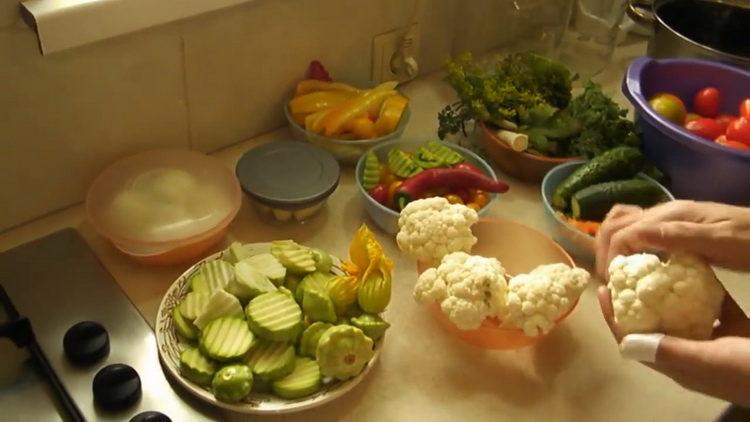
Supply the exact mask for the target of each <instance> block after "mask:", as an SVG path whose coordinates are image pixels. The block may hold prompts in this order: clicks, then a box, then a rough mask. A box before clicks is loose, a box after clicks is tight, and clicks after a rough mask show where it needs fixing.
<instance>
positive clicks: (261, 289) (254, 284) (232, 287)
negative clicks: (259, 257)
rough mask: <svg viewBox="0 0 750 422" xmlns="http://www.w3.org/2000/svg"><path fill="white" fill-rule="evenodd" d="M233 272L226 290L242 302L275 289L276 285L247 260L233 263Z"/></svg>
mask: <svg viewBox="0 0 750 422" xmlns="http://www.w3.org/2000/svg"><path fill="white" fill-rule="evenodd" d="M234 273H235V277H234V280H233V281H232V282H231V283H230V284H229V285H228V286H227V291H228V292H229V293H231V294H233V295H235V296H237V298H238V299H240V300H242V301H243V302H247V301H249V300H250V299H252V298H254V297H255V296H258V295H260V294H263V293H268V292H272V291H275V290H276V286H275V285H274V284H273V283H271V281H270V280H269V279H268V278H267V277H266V276H265V275H263V274H262V273H261V272H260V271H258V270H257V269H256V268H255V266H253V265H252V264H250V263H249V262H247V260H243V261H240V262H238V263H237V264H235V265H234Z"/></svg>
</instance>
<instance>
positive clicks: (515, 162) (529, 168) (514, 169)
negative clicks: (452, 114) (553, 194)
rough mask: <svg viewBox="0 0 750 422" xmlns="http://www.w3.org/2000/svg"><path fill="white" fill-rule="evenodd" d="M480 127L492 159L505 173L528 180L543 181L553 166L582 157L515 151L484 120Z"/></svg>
mask: <svg viewBox="0 0 750 422" xmlns="http://www.w3.org/2000/svg"><path fill="white" fill-rule="evenodd" d="M479 127H480V128H481V129H482V137H483V138H484V146H485V149H486V150H487V154H488V155H489V156H490V158H491V159H492V161H493V162H494V163H495V164H497V166H498V167H499V168H500V170H502V171H503V173H505V174H507V175H509V176H513V177H515V178H517V179H520V180H523V181H526V182H535V183H536V182H541V181H542V179H543V178H544V175H545V174H547V172H548V171H550V170H551V169H552V168H553V167H555V166H558V165H560V164H563V163H567V162H571V161H576V160H580V159H581V157H545V156H543V155H536V154H530V153H528V152H518V151H514V150H512V149H511V148H510V147H509V146H508V145H507V144H506V143H505V142H503V141H502V140H501V139H500V138H498V137H497V135H495V133H494V132H493V130H492V129H491V128H489V127H487V125H486V124H484V122H479Z"/></svg>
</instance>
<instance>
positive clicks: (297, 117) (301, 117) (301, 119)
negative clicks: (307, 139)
mask: <svg viewBox="0 0 750 422" xmlns="http://www.w3.org/2000/svg"><path fill="white" fill-rule="evenodd" d="M307 116H309V114H307V113H292V119H294V121H295V122H297V124H299V125H300V126H302V127H305V119H306V118H307Z"/></svg>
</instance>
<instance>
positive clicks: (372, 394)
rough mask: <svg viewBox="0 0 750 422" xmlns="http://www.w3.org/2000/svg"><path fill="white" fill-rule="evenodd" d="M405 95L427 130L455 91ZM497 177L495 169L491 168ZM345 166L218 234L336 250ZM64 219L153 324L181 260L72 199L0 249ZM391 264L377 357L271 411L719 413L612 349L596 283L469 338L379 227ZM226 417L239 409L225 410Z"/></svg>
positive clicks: (516, 207) (616, 78)
mask: <svg viewBox="0 0 750 422" xmlns="http://www.w3.org/2000/svg"><path fill="white" fill-rule="evenodd" d="M644 51H645V44H644V43H642V42H639V43H635V44H630V45H625V46H621V47H620V48H619V49H618V50H617V54H616V55H615V60H614V63H613V64H612V65H611V66H610V67H609V68H608V69H607V70H605V72H603V73H602V74H601V75H599V77H597V78H596V79H597V80H598V81H599V82H600V83H602V85H603V86H604V88H605V91H607V92H608V93H609V94H612V95H614V96H615V98H616V99H617V101H618V102H620V103H621V104H623V105H627V101H626V100H625V99H624V97H623V96H622V94H620V89H619V84H620V80H621V77H622V76H621V75H622V71H623V69H624V68H625V66H626V64H627V63H628V62H629V61H630V60H631V59H632V58H634V57H636V56H638V55H641V54H643V52H644ZM403 90H404V92H405V93H406V95H408V96H409V97H410V98H411V100H412V116H411V122H410V123H409V125H408V127H407V130H406V132H405V133H404V138H406V139H415V140H426V139H432V138H434V137H435V135H434V134H435V130H436V125H437V119H436V116H437V112H438V111H439V109H440V108H441V107H442V105H444V104H446V103H448V102H449V101H450V100H451V99H452V98H453V94H452V92H451V90H450V89H449V88H448V87H447V86H446V85H445V84H443V83H440V75H439V74H433V75H427V76H425V77H422V78H420V79H418V80H415V81H413V82H411V83H409V84H408V85H405V86H404V89H403ZM290 138H291V135H290V133H289V131H288V130H287V129H280V130H277V131H274V132H272V133H269V134H266V135H263V136H260V137H258V138H256V139H252V140H249V141H246V142H242V143H240V144H237V145H235V146H233V147H230V148H227V149H225V150H222V151H219V152H217V153H216V154H215V155H216V156H218V157H220V158H221V159H222V160H224V161H225V162H226V164H227V166H228V167H231V168H234V164H235V163H236V161H237V160H238V159H239V157H240V156H241V155H242V154H243V153H244V152H245V151H246V150H248V149H249V148H251V147H253V146H256V145H258V144H261V143H265V142H270V141H274V140H282V139H290ZM499 175H500V176H501V177H502V174H500V173H499ZM510 185H511V190H510V192H509V193H508V194H505V195H503V196H502V197H501V198H499V200H498V201H496V202H495V203H494V204H493V205H492V207H493V208H492V210H491V212H490V215H492V216H497V217H505V218H510V219H513V220H516V221H519V222H522V223H524V224H527V225H529V226H532V227H537V228H540V229H544V228H545V222H544V210H543V208H542V207H541V206H540V201H541V197H540V193H539V187H538V185H533V184H525V183H522V182H518V181H513V180H510ZM358 195H359V194H358V192H357V189H356V186H355V181H354V175H353V169H351V168H348V169H345V170H344V171H343V172H342V177H341V182H340V185H339V187H338V189H337V190H336V191H335V192H334V193H333V195H332V196H331V197H330V199H329V201H328V205H327V207H326V208H324V210H323V212H322V213H321V214H319V215H317V216H316V217H314V218H313V219H311V220H310V221H308V222H306V223H305V224H291V225H269V224H267V223H265V222H264V221H262V220H261V219H260V217H259V216H258V215H257V214H256V213H255V211H254V210H253V209H252V207H251V205H250V203H249V202H248V201H247V199H245V201H244V202H243V204H242V208H241V209H240V211H239V214H238V215H237V217H236V218H235V220H234V222H233V223H232V225H231V227H230V232H229V235H228V237H227V239H226V241H225V244H224V245H228V244H229V243H230V242H232V241H235V240H239V241H242V242H264V241H270V240H273V239H284V238H293V239H295V240H297V241H299V242H302V243H306V244H310V245H315V246H317V247H320V248H323V249H325V250H329V251H332V252H334V253H336V254H338V255H340V256H343V255H345V254H346V253H347V247H348V243H349V240H350V238H351V236H352V234H353V233H354V231H355V230H356V229H357V227H359V225H360V224H361V223H362V222H363V221H364V222H368V223H371V225H372V222H371V221H369V219H368V216H367V214H366V212H365V209H364V207H363V203H362V200H361V199H360V198H359V196H358ZM63 227H74V228H76V229H77V230H78V231H79V232H80V233H81V234H82V236H83V237H84V238H85V239H86V241H87V242H88V243H89V245H90V246H91V248H92V249H93V250H94V252H95V253H96V254H97V256H98V257H99V259H100V260H101V261H102V263H103V264H104V266H105V267H106V268H107V269H108V270H109V271H110V272H111V273H112V275H113V276H114V278H115V279H116V280H117V281H118V283H119V284H120V286H121V287H122V289H123V290H124V292H125V293H126V294H127V295H128V296H129V297H130V299H131V301H132V302H133V303H134V304H135V306H136V307H137V308H138V310H139V311H140V312H141V314H142V315H143V316H144V317H145V318H146V320H147V321H148V323H149V324H151V325H152V326H153V325H154V321H155V318H156V313H157V308H158V306H159V303H160V301H161V297H162V295H163V294H164V293H165V292H166V290H167V288H168V287H169V285H170V284H171V283H172V282H173V280H175V279H176V278H177V276H178V275H179V274H180V273H181V272H182V271H184V270H185V269H186V268H187V267H188V265H182V266H175V267H150V266H144V265H140V264H137V263H134V262H133V261H131V260H129V259H128V258H127V257H125V256H123V255H121V254H120V253H118V251H117V250H116V249H114V247H113V246H112V245H111V244H109V243H108V242H107V241H106V240H105V239H103V238H101V237H100V236H98V235H97V234H96V232H95V231H94V229H93V227H92V226H91V224H90V223H88V222H87V221H86V219H85V212H84V207H83V206H82V205H78V206H74V207H72V208H69V209H66V210H64V211H60V212H57V213H54V214H52V215H49V216H47V217H44V218H42V219H39V220H36V221H34V222H31V223H28V224H26V225H23V226H20V227H18V228H15V229H13V230H10V231H7V232H5V233H2V234H0V251H4V250H7V249H10V248H12V247H14V246H17V245H19V244H22V243H25V242H27V241H30V240H33V239H35V238H38V237H41V236H43V235H45V234H48V233H51V232H53V231H56V230H59V229H61V228H63ZM377 233H378V237H379V239H380V241H381V242H382V243H383V244H384V246H385V249H386V253H387V254H388V255H389V256H391V257H393V258H394V261H395V263H396V270H395V274H394V282H393V299H392V302H391V304H390V306H389V308H388V311H387V319H388V320H389V321H390V322H391V323H392V324H393V327H392V328H391V329H390V330H389V332H388V335H387V337H386V341H385V345H384V349H383V352H382V355H381V361H380V362H379V364H378V366H377V367H376V368H375V369H374V370H373V371H372V373H371V374H370V375H369V376H368V377H367V378H366V379H365V380H364V381H363V382H362V383H361V384H360V385H359V386H358V387H357V388H356V389H354V390H353V391H352V392H351V393H350V394H349V395H347V396H346V397H344V398H341V399H339V400H337V401H335V402H332V403H330V404H328V405H325V406H323V407H321V408H318V409H314V410H311V411H307V412H304V413H300V414H295V415H289V416H283V417H277V418H278V420H289V421H298V420H299V421H303V420H357V421H365V420H430V421H439V420H455V419H459V418H462V419H466V420H498V419H502V420H505V419H514V420H544V419H548V418H549V419H552V420H556V421H559V420H576V421H589V420H591V421H598V420H608V421H629V420H641V419H647V420H685V421H687V420H696V421H705V420H711V419H715V418H716V417H717V416H718V415H719V413H720V412H721V411H722V410H723V409H724V408H725V407H726V403H724V402H722V401H719V400H716V399H712V398H709V397H706V396H703V395H700V394H696V393H692V392H689V391H686V390H684V389H682V388H681V387H680V386H678V385H677V384H675V383H674V382H672V381H671V380H669V379H668V378H666V377H664V376H661V375H660V374H658V373H656V372H654V371H652V370H650V369H648V368H647V367H645V366H643V365H640V364H638V363H635V362H630V361H625V360H623V359H621V358H620V355H619V353H618V349H617V346H616V344H615V342H614V340H613V338H612V336H611V334H610V333H609V331H608V330H607V327H606V325H605V323H604V320H603V319H602V317H601V313H600V311H599V306H598V303H597V301H596V297H595V291H594V290H595V289H594V286H591V287H590V288H589V289H588V290H587V291H586V292H585V293H584V295H583V297H582V299H581V301H580V304H579V306H578V308H577V310H576V311H575V312H573V314H572V315H571V316H570V317H569V318H568V319H567V321H566V322H565V323H564V324H563V325H561V326H560V327H559V328H558V329H556V330H555V331H553V332H552V333H551V334H550V335H549V336H547V337H546V338H545V339H543V340H542V341H541V342H540V343H539V344H538V345H536V346H535V347H531V348H527V349H522V350H518V351H508V352H491V351H484V350H479V349H476V348H473V347H471V346H469V345H466V344H464V343H462V342H460V341H459V340H457V339H455V338H453V337H449V336H447V335H445V333H444V332H443V331H442V330H441V328H440V327H439V326H438V325H437V323H436V322H435V321H434V320H433V319H432V317H431V316H430V315H429V313H428V312H427V311H426V310H425V309H423V308H421V307H419V306H418V305H417V304H415V302H414V301H413V299H412V295H411V291H412V287H413V285H414V283H415V281H416V271H415V264H414V262H412V261H410V260H408V259H407V258H405V257H404V256H402V255H401V254H400V253H399V252H398V249H397V247H396V244H395V241H393V239H389V238H388V237H387V236H386V235H385V234H383V233H381V232H377ZM720 276H721V278H722V279H723V280H724V281H725V284H726V285H727V287H728V289H729V291H730V292H731V293H732V295H733V296H734V297H735V298H737V299H738V301H739V302H741V304H742V305H748V304H750V301H748V300H746V299H749V298H750V283H747V282H745V283H744V284H745V285H744V286H743V285H742V284H743V283H742V282H741V280H740V277H739V275H737V274H732V273H728V272H721V273H720ZM225 417H226V418H227V419H229V420H243V416H242V415H230V414H226V415H225Z"/></svg>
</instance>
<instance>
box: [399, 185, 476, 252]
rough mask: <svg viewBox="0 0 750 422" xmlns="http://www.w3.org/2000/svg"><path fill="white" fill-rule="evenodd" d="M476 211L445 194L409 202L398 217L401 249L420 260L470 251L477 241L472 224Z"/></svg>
mask: <svg viewBox="0 0 750 422" xmlns="http://www.w3.org/2000/svg"><path fill="white" fill-rule="evenodd" d="M478 220H479V216H478V215H477V212H476V211H475V210H473V209H471V208H469V207H467V206H465V205H461V204H451V203H449V202H448V200H447V199H445V198H443V197H434V198H427V199H420V200H418V201H413V202H410V203H409V204H408V205H407V206H406V207H405V208H404V209H403V210H402V211H401V216H400V217H399V219H398V227H399V232H398V234H397V235H396V242H397V243H398V247H399V249H401V250H402V251H403V252H405V253H407V254H408V255H410V256H412V257H413V258H416V259H418V260H420V261H427V262H430V261H439V260H440V259H442V258H443V256H445V255H447V254H449V253H452V252H469V251H471V248H472V246H474V244H475V243H477V238H476V237H474V234H473V233H472V232H471V226H472V225H473V224H474V223H476V222H477V221H478Z"/></svg>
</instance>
